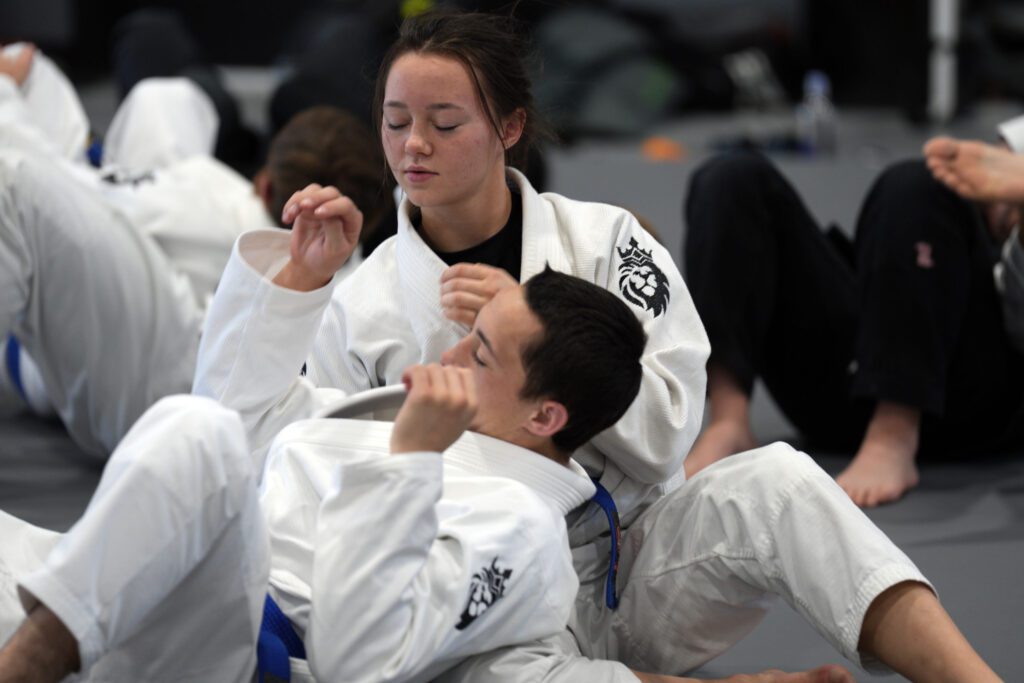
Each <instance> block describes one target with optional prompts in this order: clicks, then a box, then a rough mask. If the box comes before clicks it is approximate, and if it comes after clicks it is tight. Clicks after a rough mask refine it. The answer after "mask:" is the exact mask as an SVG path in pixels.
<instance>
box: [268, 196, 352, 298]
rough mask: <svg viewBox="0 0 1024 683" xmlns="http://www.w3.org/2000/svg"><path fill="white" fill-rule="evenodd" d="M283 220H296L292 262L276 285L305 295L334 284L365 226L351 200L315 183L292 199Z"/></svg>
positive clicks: (276, 281)
mask: <svg viewBox="0 0 1024 683" xmlns="http://www.w3.org/2000/svg"><path fill="white" fill-rule="evenodd" d="M281 220H282V222H284V223H285V224H286V225H287V224H288V223H292V222H293V221H294V224H293V225H292V241H291V260H290V261H289V262H288V264H287V265H286V266H285V267H284V269H283V270H282V271H281V272H280V273H279V274H278V275H277V277H276V278H274V282H275V283H276V284H278V285H281V286H282V287H287V288H289V289H296V290H299V291H304V292H308V291H312V290H314V289H318V288H320V287H323V286H324V285H326V284H327V283H328V282H330V280H331V278H332V277H334V274H335V273H336V272H338V270H339V269H340V268H341V267H342V266H343V265H345V262H346V261H348V259H349V257H350V256H351V255H352V252H353V251H355V248H356V245H357V244H358V243H359V231H360V230H362V227H363V213H362V212H361V211H360V210H359V207H358V206H356V205H355V203H354V202H353V201H352V200H351V199H349V198H348V197H346V196H345V195H343V194H341V192H339V191H338V189H337V188H335V187H321V186H319V185H317V184H315V183H314V184H312V185H310V186H309V187H307V188H306V189H304V190H300V191H299V192H296V193H295V194H293V195H292V196H291V198H290V199H289V200H288V202H287V203H286V204H285V206H284V211H283V212H282V213H281Z"/></svg>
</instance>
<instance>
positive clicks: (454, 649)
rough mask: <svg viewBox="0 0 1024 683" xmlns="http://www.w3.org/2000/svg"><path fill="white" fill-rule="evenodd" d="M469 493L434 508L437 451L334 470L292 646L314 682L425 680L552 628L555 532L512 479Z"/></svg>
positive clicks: (568, 569) (565, 596) (561, 596)
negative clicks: (300, 631) (302, 644)
mask: <svg viewBox="0 0 1024 683" xmlns="http://www.w3.org/2000/svg"><path fill="white" fill-rule="evenodd" d="M478 481H479V480H478ZM474 488H480V489H486V491H480V492H479V493H478V494H477V495H475V497H474V496H472V495H471V496H469V497H459V498H458V499H457V501H455V500H452V499H446V500H445V501H443V502H439V501H440V499H441V489H442V459H441V457H440V456H439V455H438V454H430V453H407V454H401V455H394V456H388V457H384V458H377V459H372V460H366V461H363V462H359V463H355V464H353V465H346V466H344V467H342V468H339V471H338V473H337V477H336V481H335V485H334V487H333V491H331V492H330V493H328V495H327V496H325V498H324V500H323V502H322V504H321V506H320V510H319V518H318V521H317V534H316V545H315V548H316V549H315V557H314V563H313V585H312V608H311V615H310V622H309V629H308V631H307V633H306V639H305V641H306V647H307V653H308V656H309V662H310V666H311V667H312V670H313V673H314V675H315V677H316V679H317V680H318V681H324V682H325V683H329V682H332V681H338V682H341V681H346V682H353V681H409V680H427V679H429V678H430V677H432V676H433V675H435V674H436V673H439V672H440V671H443V670H445V669H447V668H450V667H451V666H452V665H454V664H455V663H456V662H458V661H460V660H461V659H463V658H465V657H467V656H470V655H473V654H477V653H480V652H487V651H489V650H492V649H494V648H496V647H500V646H504V645H510V644H514V643H517V642H523V641H529V640H533V639H535V638H541V637H544V636H549V635H552V634H554V633H557V632H560V631H562V630H563V629H564V628H565V624H566V623H567V621H568V617H569V612H570V609H571V606H572V602H573V599H574V597H575V594H576V590H577V588H578V583H577V582H576V577H575V574H574V573H573V571H572V565H571V560H570V557H569V552H568V540H567V538H566V533H565V525H564V522H563V521H562V519H561V518H560V517H558V516H557V515H555V514H554V513H553V511H551V510H550V508H549V507H548V506H547V505H545V504H544V503H543V502H542V501H541V500H540V499H539V498H537V497H536V495H534V494H532V493H531V492H529V491H528V490H526V489H525V487H523V486H522V485H519V484H516V483H515V482H508V481H507V480H504V481H503V480H499V479H493V480H489V479H488V480H483V482H482V483H477V484H476V485H475V486H474ZM442 514H443V517H444V519H445V520H446V521H445V522H444V523H441V522H440V521H439V519H440V517H439V515H442Z"/></svg>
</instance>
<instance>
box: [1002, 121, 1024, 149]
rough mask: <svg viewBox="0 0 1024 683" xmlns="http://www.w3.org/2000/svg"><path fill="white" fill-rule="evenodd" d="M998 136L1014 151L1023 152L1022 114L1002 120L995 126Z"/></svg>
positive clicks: (1023, 129) (1023, 123)
mask: <svg viewBox="0 0 1024 683" xmlns="http://www.w3.org/2000/svg"><path fill="white" fill-rule="evenodd" d="M997 130H998V131H999V137H1001V138H1002V139H1003V142H1005V143H1006V145H1007V146H1008V147H1009V148H1010V149H1012V150H1013V151H1014V152H1017V153H1018V154H1020V153H1021V152H1024V116H1018V117H1016V118H1013V119H1010V120H1009V121H1004V122H1003V123H1001V124H999V126H998V127H997Z"/></svg>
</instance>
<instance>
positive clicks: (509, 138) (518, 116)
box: [501, 107, 526, 149]
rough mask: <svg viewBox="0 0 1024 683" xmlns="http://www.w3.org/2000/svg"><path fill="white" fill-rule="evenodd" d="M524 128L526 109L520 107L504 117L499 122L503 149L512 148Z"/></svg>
mask: <svg viewBox="0 0 1024 683" xmlns="http://www.w3.org/2000/svg"><path fill="white" fill-rule="evenodd" d="M524 130H526V111H525V110H524V109H523V108H522V107H520V108H519V109H516V110H515V111H514V112H512V113H511V114H509V115H508V116H506V117H505V120H504V121H502V122H501V144H502V146H504V148H505V149H512V148H513V147H515V145H516V143H517V142H519V138H521V137H522V136H523V131H524Z"/></svg>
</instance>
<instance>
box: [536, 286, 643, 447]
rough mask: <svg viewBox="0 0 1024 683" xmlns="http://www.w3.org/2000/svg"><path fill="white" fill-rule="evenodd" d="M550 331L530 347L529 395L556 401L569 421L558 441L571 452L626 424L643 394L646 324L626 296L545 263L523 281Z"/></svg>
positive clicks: (556, 438) (556, 440)
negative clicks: (625, 417) (624, 417)
mask: <svg viewBox="0 0 1024 683" xmlns="http://www.w3.org/2000/svg"><path fill="white" fill-rule="evenodd" d="M523 289H524V292H523V295H524V297H525V298H526V305H527V306H529V308H530V310H531V311H532V312H533V314H534V315H536V316H537V318H538V319H539V320H540V323H541V327H542V328H543V332H541V333H540V335H539V336H538V338H537V339H534V340H533V341H532V342H530V343H529V344H528V345H527V346H526V348H525V349H523V353H522V360H523V368H524V369H525V371H526V382H525V384H524V386H523V389H522V391H521V392H520V395H521V396H522V397H523V398H525V399H534V398H550V399H552V400H555V401H558V402H559V403H561V404H562V405H564V406H565V407H566V410H567V411H568V413H569V421H568V422H567V423H566V425H565V427H564V428H563V429H562V430H561V431H560V432H558V433H557V434H555V436H554V437H553V438H552V441H553V442H554V444H555V447H557V448H558V449H559V450H560V451H562V452H563V453H572V452H573V451H574V450H576V449H577V448H579V447H580V446H582V445H583V444H585V443H586V442H588V441H590V440H591V439H592V438H594V437H595V436H596V435H597V434H598V433H600V432H601V431H603V430H605V429H607V428H608V427H611V426H612V425H613V424H615V423H616V422H618V420H619V418H620V417H622V415H623V414H624V413H625V412H626V409H628V408H629V406H630V404H632V403H633V399H635V398H636V395H637V393H638V392H639V391H640V380H641V378H642V377H643V369H642V367H641V365H640V358H641V357H642V356H643V353H644V346H645V345H646V343H647V334H646V333H645V332H644V328H643V325H641V324H640V321H639V320H637V318H636V316H635V315H633V312H632V311H630V310H629V307H628V306H627V305H626V303H625V302H624V301H622V300H621V299H619V298H618V297H617V296H615V295H614V294H612V293H611V292H609V291H608V290H606V289H603V288H601V287H598V286H597V285H595V284H592V283H590V282H587V281H586V280H581V279H580V278H578V277H573V276H571V275H566V274H564V273H559V272H557V271H554V270H551V269H550V268H545V269H544V271H543V272H541V273H539V274H537V275H535V276H533V277H532V278H530V279H529V280H527V281H526V283H525V284H524V286H523Z"/></svg>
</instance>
